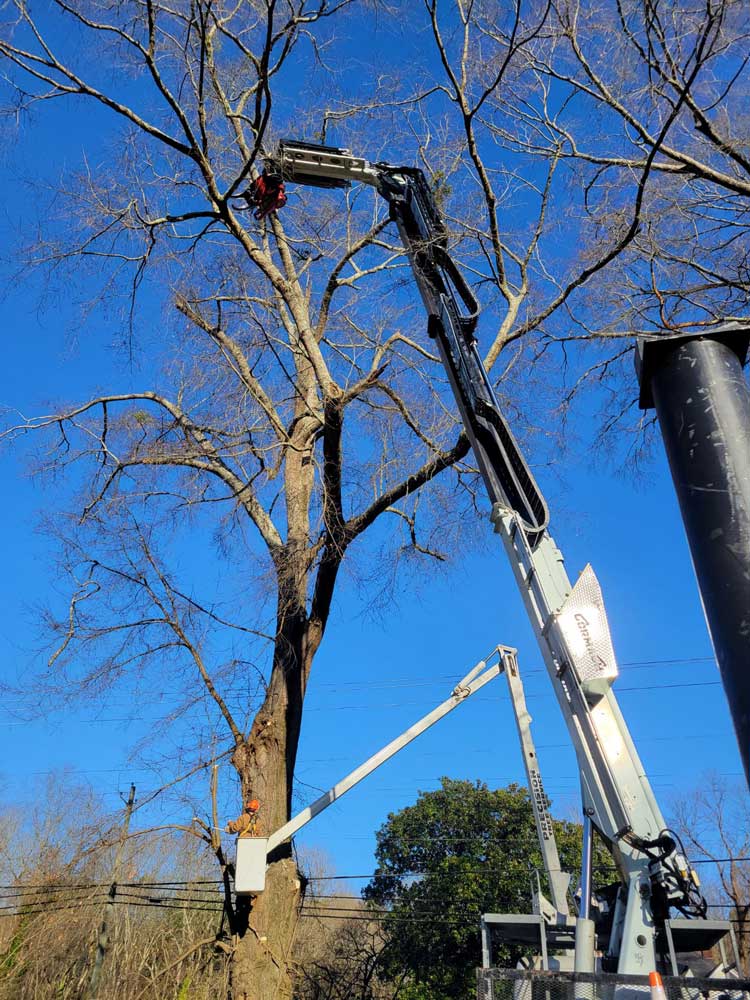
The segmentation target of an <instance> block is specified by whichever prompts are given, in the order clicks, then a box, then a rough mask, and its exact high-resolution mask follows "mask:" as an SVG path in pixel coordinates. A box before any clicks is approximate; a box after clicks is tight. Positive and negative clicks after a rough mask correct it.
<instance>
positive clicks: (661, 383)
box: [637, 331, 750, 784]
mask: <svg viewBox="0 0 750 1000" xmlns="http://www.w3.org/2000/svg"><path fill="white" fill-rule="evenodd" d="M747 343H748V331H734V332H730V333H726V332H723V333H717V334H712V335H710V336H705V335H703V336H690V337H677V338H653V339H649V340H646V339H645V338H644V339H641V340H639V342H638V360H639V363H638V366H637V367H638V369H639V375H640V378H641V405H642V406H644V408H647V407H648V406H649V405H652V406H655V407H656V413H657V416H658V419H659V426H660V427H661V432H662V436H663V438H664V445H665V448H666V452H667V458H668V460H669V466H670V469H671V471H672V479H673V480H674V485H675V489H676V491H677V498H678V500H679V503H680V509H681V511H682V519H683V521H684V523H685V531H686V533H687V538H688V543H689V545H690V552H691V555H692V559H693V566H694V568H695V573H696V576H697V578H698V586H699V588H700V593H701V598H702V601H703V610H704V613H705V616H706V620H707V622H708V628H709V631H710V633H711V640H712V642H713V646H714V651H715V653H716V659H717V662H718V664H719V670H720V671H721V677H722V681H723V683H724V690H725V691H726V695H727V699H728V701H729V708H730V711H731V713H732V719H733V721H734V728H735V731H736V733H737V740H738V742H739V748H740V756H741V758H742V764H743V766H744V768H745V776H746V778H747V780H748V784H750V388H749V387H748V384H747V381H746V379H745V376H744V373H743V370H742V365H743V361H744V356H745V353H746V350H747Z"/></svg>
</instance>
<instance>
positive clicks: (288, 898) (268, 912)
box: [231, 858, 302, 1000]
mask: <svg viewBox="0 0 750 1000" xmlns="http://www.w3.org/2000/svg"><path fill="white" fill-rule="evenodd" d="M301 895H302V888H301V881H300V877H299V874H298V872H297V865H296V864H295V862H294V861H293V860H292V858H283V859H282V860H280V861H276V862H274V863H273V864H272V865H271V866H270V867H269V869H268V874H267V876H266V888H265V892H263V893H261V894H259V895H258V896H254V897H253V898H252V900H251V902H250V905H249V907H248V911H249V912H248V911H246V913H245V914H240V917H242V916H244V917H245V919H246V920H247V924H246V928H245V930H244V932H243V933H240V934H239V935H238V937H237V941H236V945H235V949H234V953H233V955H232V968H231V996H232V1000H291V997H292V980H291V975H290V967H289V959H290V957H291V951H292V946H293V944H294V933H295V930H296V927H297V921H298V920H299V906H300V903H301Z"/></svg>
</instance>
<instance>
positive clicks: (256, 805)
mask: <svg viewBox="0 0 750 1000" xmlns="http://www.w3.org/2000/svg"><path fill="white" fill-rule="evenodd" d="M247 808H248V810H249V811H250V812H251V813H257V811H258V810H259V809H260V802H258V800H257V799H250V801H249V802H248V803H247Z"/></svg>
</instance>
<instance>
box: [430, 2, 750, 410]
mask: <svg viewBox="0 0 750 1000" xmlns="http://www.w3.org/2000/svg"><path fill="white" fill-rule="evenodd" d="M425 8H426V16H427V19H428V21H429V25H430V34H431V35H432V41H433V53H434V54H435V55H436V56H437V58H438V60H439V64H440V66H441V67H442V78H440V77H439V78H438V79H435V77H434V71H432V70H427V69H425V75H424V83H423V87H422V93H421V96H420V106H421V107H422V109H423V117H422V123H421V125H422V127H421V131H420V130H419V129H417V133H418V135H419V138H420V140H421V142H422V146H423V150H424V151H425V153H426V151H427V150H429V155H430V157H431V158H432V159H433V161H434V162H437V164H438V165H439V167H440V171H441V173H440V177H439V179H440V181H441V183H443V184H446V185H447V186H449V187H450V186H453V187H454V189H458V190H459V191H460V192H461V198H460V200H456V199H453V200H452V201H451V203H450V207H451V211H452V214H453V224H454V227H456V228H457V229H458V230H459V231H463V232H464V233H466V234H467V236H469V237H470V238H471V242H472V243H473V242H474V241H478V242H479V244H480V245H481V247H482V249H483V251H484V262H483V266H480V265H475V266H479V269H480V277H481V281H482V286H481V287H482V291H483V295H484V296H485V297H490V298H489V301H490V303H492V298H491V292H492V289H493V286H494V288H496V289H497V292H498V295H497V299H496V301H495V303H494V307H495V316H496V332H495V335H494V338H493V339H492V340H491V341H490V343H489V344H488V346H487V349H486V355H485V360H486V364H487V366H488V367H492V366H493V365H494V364H495V362H496V359H497V358H498V356H499V355H500V352H501V351H502V350H503V349H505V348H507V347H508V346H510V345H513V347H514V350H513V353H512V354H507V353H506V361H505V367H506V368H507V367H512V365H513V362H516V361H518V360H523V361H525V362H528V361H529V360H531V361H538V360H539V358H540V357H542V356H543V355H545V354H546V353H547V352H549V351H550V350H552V351H553V352H554V354H555V357H556V358H557V359H561V360H562V363H563V365H564V366H565V367H566V368H567V367H568V366H569V367H570V370H571V373H572V378H571V381H570V386H569V389H568V390H567V391H566V392H564V393H563V394H562V402H563V403H566V402H569V401H570V399H571V398H572V396H573V394H574V393H575V392H576V390H577V389H578V388H579V387H581V386H585V385H588V384H591V383H592V382H593V383H594V384H596V385H601V383H602V382H607V381H608V379H609V378H610V376H615V375H617V376H618V378H617V381H616V383H615V388H616V392H612V393H611V394H609V395H607V396H606V397H604V401H605V406H606V419H605V429H607V428H609V427H611V426H613V425H614V424H615V423H617V422H618V420H619V419H620V417H621V416H622V415H623V414H624V413H626V412H627V411H628V410H629V409H630V408H631V407H632V405H633V401H634V393H633V388H632V385H633V380H632V375H631V371H632V369H630V368H629V367H628V368H626V369H625V371H626V372H627V375H628V378H629V382H630V388H627V387H624V386H623V383H622V372H623V362H626V363H627V364H628V365H630V364H631V363H632V359H631V356H630V355H631V351H632V336H633V334H634V333H635V332H638V333H644V334H661V333H679V332H681V331H700V330H701V329H704V328H710V327H712V326H715V325H717V324H721V323H724V322H726V321H732V320H737V319H740V320H744V319H747V317H748V313H749V311H750V310H749V308H748V288H749V286H750V271H749V270H748V250H747V248H748V230H747V207H748V198H749V197H750V147H749V146H748V142H747V119H748V112H747V107H748V96H749V95H750V67H749V66H748V59H749V58H750V36H749V35H748V28H747V17H746V9H745V8H744V5H743V4H742V3H741V2H737V0H711V2H709V3H704V2H700V0H655V2H650V0H649V2H643V0H601V2H598V3H588V2H587V3H578V2H577V0H528V2H524V0H516V2H514V3H512V4H508V5H505V6H502V7H498V5H497V4H493V3H485V2H483V0H470V2H466V0H452V2H438V0H425ZM438 121H440V122H441V128H440V134H439V135H438V130H437V129H436V127H435V123H436V122H438ZM438 140H440V141H441V142H442V144H443V148H444V149H445V153H444V154H443V156H442V158H441V157H439V156H436V153H435V146H436V145H437V146H439V145H440V141H438ZM524 342H525V343H526V344H527V349H526V350H525V351H524V349H523V343H524ZM582 350H584V351H585V353H581V352H582ZM518 367H520V366H518ZM528 370H529V369H528V365H524V366H523V367H520V371H521V373H522V378H523V379H524V380H525V379H526V377H527V373H528ZM510 374H511V375H512V374H513V373H512V372H511V373H510ZM513 389H514V391H515V392H516V393H518V394H519V395H520V393H521V390H520V389H519V388H518V385H517V382H516V383H513Z"/></svg>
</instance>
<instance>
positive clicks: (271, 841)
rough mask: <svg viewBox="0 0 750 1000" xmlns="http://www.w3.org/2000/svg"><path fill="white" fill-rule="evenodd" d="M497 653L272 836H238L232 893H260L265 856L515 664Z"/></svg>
mask: <svg viewBox="0 0 750 1000" xmlns="http://www.w3.org/2000/svg"><path fill="white" fill-rule="evenodd" d="M495 652H497V653H498V654H499V658H498V661H497V662H496V663H494V664H492V665H491V666H487V661H486V660H480V661H479V663H477V665H476V666H475V667H474V668H473V669H472V670H470V671H469V673H468V674H467V675H466V676H465V677H464V678H463V679H462V680H461V681H460V682H459V683H458V684H457V685H456V687H455V688H454V689H453V691H452V693H451V696H450V698H446V700H445V701H444V702H442V703H441V704H440V705H438V706H437V708H434V709H433V710H432V711H431V712H428V713H427V715H425V716H423V717H422V718H421V719H420V720H419V722H415V723H414V725H413V726H410V727H409V728H408V729H407V730H406V731H405V732H403V733H402V734H401V735H400V736H397V737H396V739H395V740H391V742H390V743H388V744H387V745H386V746H384V747H383V748H382V750H378V752H377V753H376V754H373V756H372V757H370V758H369V760H366V761H365V762H364V764H360V766H359V767H357V768H355V769H354V770H353V771H352V772H351V773H350V774H347V776H346V777H345V778H342V779H341V781H339V782H338V783H337V784H335V785H334V786H333V788H331V789H329V791H327V792H325V794H323V795H321V796H320V798H318V799H316V800H315V801H314V802H313V803H312V805H309V806H307V808H305V809H303V810H302V811H301V812H299V813H297V815H296V816H294V817H293V818H292V819H290V820H289V822H288V823H285V824H284V826H282V827H280V828H279V829H278V830H276V832H275V833H272V834H271V836H270V837H240V838H239V839H238V840H237V862H236V868H235V885H234V888H235V892H236V893H237V895H240V896H241V895H246V894H248V893H257V892H262V891H263V889H264V888H265V879H266V857H267V855H268V854H269V853H270V852H271V851H273V850H274V848H276V847H278V846H279V844H283V843H284V841H285V840H289V838H290V837H292V836H293V835H294V834H295V833H297V832H298V831H299V830H301V829H302V827H303V826H305V825H306V824H307V823H309V822H310V820H311V819H314V818H315V817H316V816H317V815H319V814H320V813H321V812H323V810H324V809H327V808H328V806H330V805H331V803H333V802H336V801H337V800H338V799H340V798H341V797H342V796H343V795H345V794H346V793H347V792H348V791H350V790H351V789H352V788H354V786H355V785H358V784H359V782H360V781H362V779H363V778H366V777H367V776H368V775H369V774H372V772H373V771H375V770H376V769H377V768H378V767H380V766H381V764H385V762H386V761H387V760H390V759H391V757H393V756H394V754H397V753H398V752H399V750H403V748H404V747H405V746H408V745H409V743H411V742H412V741H413V740H415V739H416V738H417V737H418V736H421V735H422V733H424V732H426V730H428V729H429V728H430V727H431V726H434V725H435V723H436V722H439V721H440V720H441V719H442V718H444V716H446V715H448V713H449V712H452V711H453V709H454V708H457V707H458V706H459V705H460V704H461V703H462V702H464V701H466V699H467V698H470V697H471V695H473V694H476V692H477V691H480V690H481V689H482V688H483V687H484V686H485V684H489V682H490V681H491V680H494V678H495V677H497V676H498V674H501V673H502V672H503V670H504V669H506V665H507V664H508V663H509V662H512V663H515V662H516V650H515V649H513V648H511V647H510V646H498V647H497V649H496V650H495Z"/></svg>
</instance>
